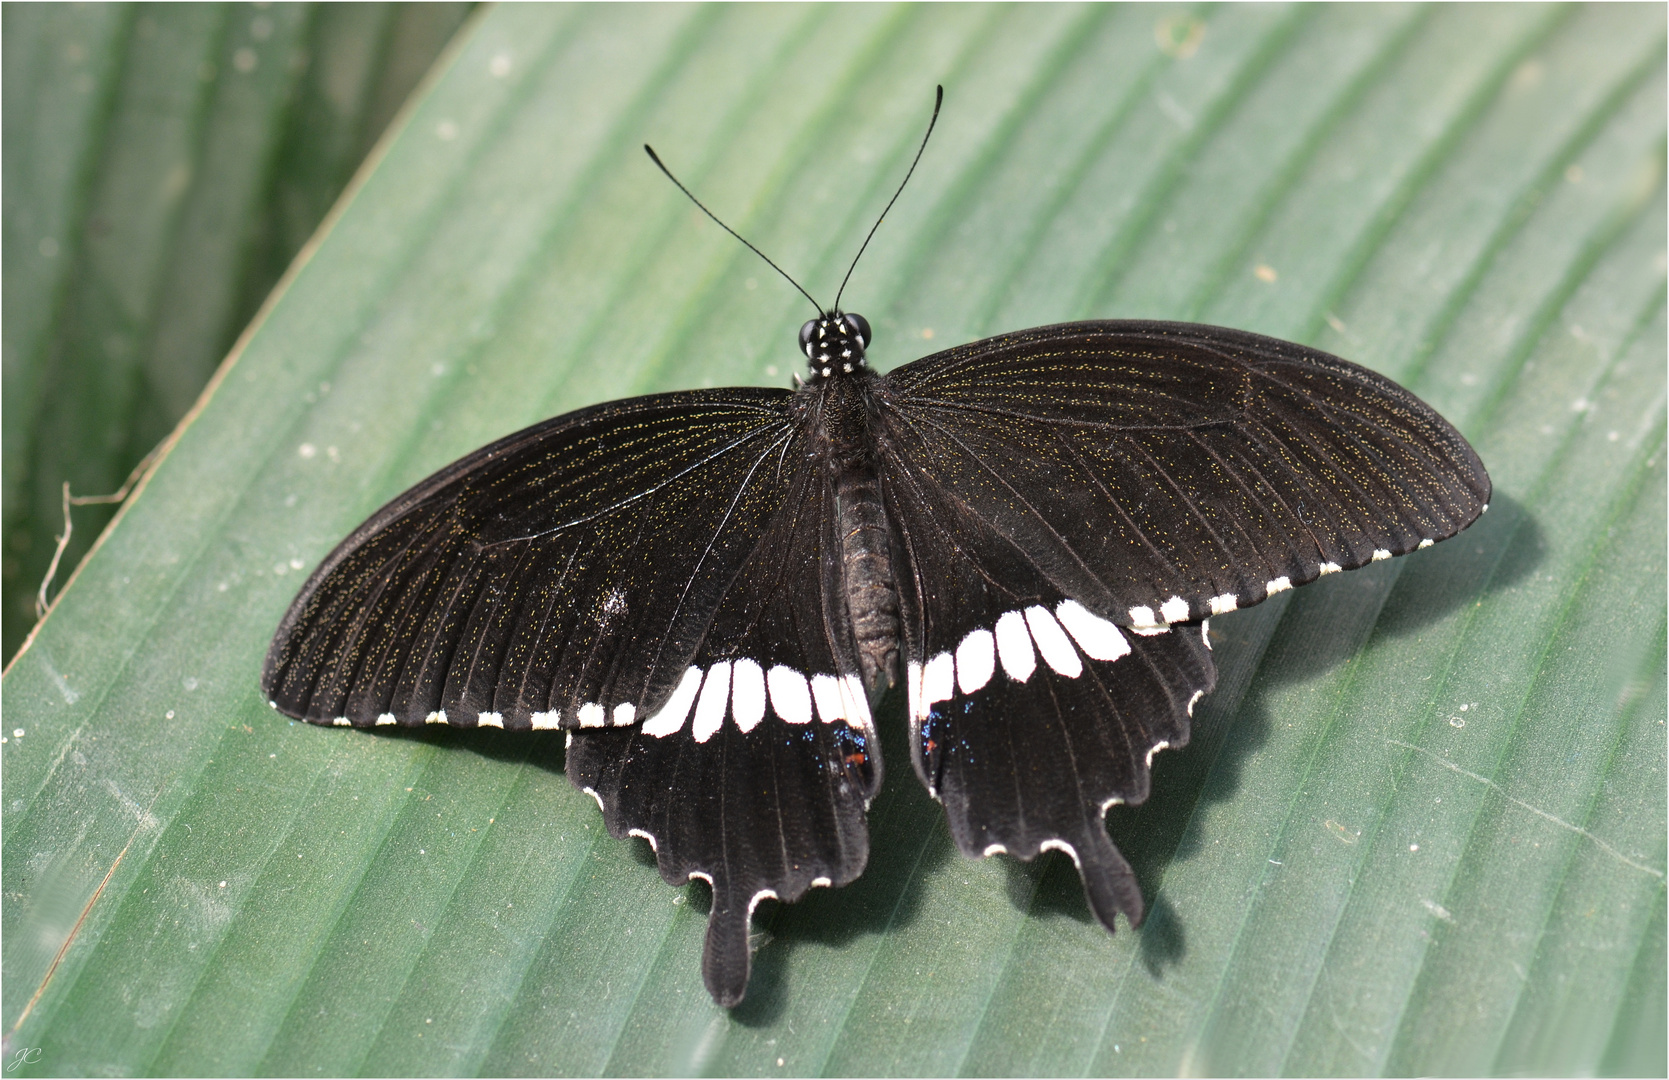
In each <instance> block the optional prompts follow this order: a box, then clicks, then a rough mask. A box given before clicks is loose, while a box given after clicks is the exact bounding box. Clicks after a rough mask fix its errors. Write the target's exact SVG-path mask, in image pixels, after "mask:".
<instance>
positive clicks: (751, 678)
mask: <svg viewBox="0 0 1669 1080" xmlns="http://www.w3.org/2000/svg"><path fill="white" fill-rule="evenodd" d="M730 715H731V716H733V717H735V718H736V726H737V727H739V728H741V729H742V730H743V731H752V730H753V729H754V728H755V727H757V726H758V725H759V721H761V720H763V719H764V718H765V670H764V669H763V668H761V667H760V666H759V665H758V664H757V663H755V662H754V661H752V660H747V659H742V660H738V661H736V667H735V668H734V669H733V670H732V671H731V673H730Z"/></svg>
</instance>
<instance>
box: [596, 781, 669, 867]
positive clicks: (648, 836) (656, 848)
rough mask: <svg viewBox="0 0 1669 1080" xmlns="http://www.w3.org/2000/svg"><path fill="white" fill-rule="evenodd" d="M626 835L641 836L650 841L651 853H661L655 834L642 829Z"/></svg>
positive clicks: (630, 830)
mask: <svg viewBox="0 0 1669 1080" xmlns="http://www.w3.org/2000/svg"><path fill="white" fill-rule="evenodd" d="M587 790H589V789H587ZM626 835H627V836H641V837H642V838H643V839H645V840H647V841H649V850H650V851H654V852H659V851H660V850H661V845H660V844H659V843H657V842H656V840H655V834H654V833H651V832H645V831H644V830H642V829H627V830H626Z"/></svg>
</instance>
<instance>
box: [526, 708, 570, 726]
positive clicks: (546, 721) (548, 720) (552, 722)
mask: <svg viewBox="0 0 1669 1080" xmlns="http://www.w3.org/2000/svg"><path fill="white" fill-rule="evenodd" d="M561 720H562V713H561V711H560V710H558V709H552V710H551V711H550V712H536V713H534V714H533V716H532V717H531V718H530V719H529V721H528V722H529V723H530V724H532V725H533V730H534V731H551V730H554V729H556V728H559V727H561V726H562V724H561Z"/></svg>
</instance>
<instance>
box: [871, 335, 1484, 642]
mask: <svg viewBox="0 0 1669 1080" xmlns="http://www.w3.org/2000/svg"><path fill="white" fill-rule="evenodd" d="M880 399H881V410H880V411H881V430H880V439H881V441H882V444H883V445H884V446H885V447H886V448H887V449H888V452H889V453H890V454H891V455H892V456H893V458H894V459H895V460H897V461H899V462H900V463H901V464H902V465H904V466H905V467H908V468H911V469H914V470H915V471H916V472H917V473H919V474H920V475H922V476H924V477H930V478H932V480H933V481H934V482H937V483H939V484H941V485H943V487H944V488H945V490H946V492H947V494H948V496H949V497H951V498H953V499H954V500H956V501H958V502H960V503H962V504H964V505H966V506H967V507H968V509H969V512H970V513H972V514H973V515H975V516H976V517H978V518H979V519H980V520H981V521H983V522H985V523H986V525H987V526H989V528H990V529H991V531H992V532H993V533H994V534H995V535H999V536H1001V537H1003V538H1005V539H1006V540H1007V541H1008V542H1010V543H1011V544H1013V545H1015V546H1016V547H1018V548H1019V549H1021V550H1024V551H1026V552H1028V553H1031V555H1032V558H1033V561H1034V562H1035V564H1036V565H1037V567H1038V568H1039V570H1040V571H1041V572H1042V573H1044V574H1045V575H1046V576H1047V577H1048V578H1049V579H1050V580H1051V581H1052V582H1054V583H1055V585H1056V586H1057V587H1058V588H1059V589H1060V590H1061V591H1062V592H1063V593H1065V594H1066V595H1068V596H1073V597H1076V598H1078V599H1080V600H1081V601H1082V602H1084V603H1086V604H1088V605H1089V606H1090V607H1092V608H1094V609H1095V610H1097V611H1098V612H1099V613H1101V614H1103V615H1105V616H1107V617H1109V618H1112V619H1114V620H1115V621H1117V622H1119V623H1121V624H1123V625H1128V626H1137V627H1141V626H1155V625H1163V624H1166V623H1172V622H1185V621H1188V620H1190V619H1199V618H1203V617H1206V616H1209V615H1211V614H1215V613H1221V612H1223V611H1227V610H1233V609H1235V608H1237V607H1245V606H1247V605H1248V604H1253V603H1257V602H1258V601H1260V600H1263V599H1264V598H1266V597H1267V596H1269V595H1271V594H1272V593H1275V592H1279V591H1281V590H1282V589H1284V588H1288V587H1291V586H1293V585H1298V584H1302V583H1304V582H1307V581H1311V580H1313V579H1315V578H1316V577H1318V576H1320V575H1321V574H1323V573H1328V572H1331V571H1333V570H1337V569H1350V568H1352V567H1356V566H1361V565H1363V564H1365V563H1367V562H1369V561H1371V560H1373V559H1375V558H1387V557H1389V556H1391V555H1399V554H1403V553H1405V552H1408V551H1412V550H1414V549H1415V548H1417V547H1420V546H1423V545H1424V544H1426V543H1428V542H1435V541H1437V540H1441V539H1444V538H1446V537H1448V536H1452V535H1453V534H1454V533H1456V532H1458V531H1460V529H1462V528H1464V527H1465V526H1466V525H1467V524H1469V523H1470V522H1471V521H1472V520H1473V519H1474V518H1475V517H1476V516H1477V515H1478V514H1479V513H1480V512H1481V511H1482V509H1483V508H1484V506H1485V504H1486V503H1487V501H1488V497H1489V480H1488V476H1487V475H1486V474H1485V473H1484V470H1483V467H1482V465H1481V464H1480V463H1479V461H1478V459H1477V456H1476V455H1475V454H1474V453H1473V452H1472V449H1471V447H1469V446H1468V445H1467V444H1466V442H1465V440H1464V439H1462V438H1461V437H1460V436H1459V435H1458V434H1457V433H1456V432H1455V431H1454V429H1453V428H1452V427H1450V426H1449V424H1448V423H1447V422H1446V421H1444V420H1443V419H1442V417H1440V416H1438V415H1437V414H1436V413H1435V412H1434V411H1433V410H1432V409H1431V408H1430V407H1429V406H1427V405H1425V404H1424V403H1423V402H1421V401H1420V400H1419V399H1417V398H1415V397H1414V396H1413V395H1412V394H1409V393H1408V392H1407V391H1405V390H1403V389H1402V388H1400V387H1398V386H1396V385H1395V384H1393V383H1391V382H1390V381H1389V380H1386V379H1384V378H1382V377H1381V376H1378V375H1375V374H1374V373H1372V372H1369V371H1367V370H1366V369H1364V368H1360V367H1357V366H1356V365H1353V364H1349V363H1346V362H1345V361H1342V360H1339V359H1337V358H1335V357H1331V356H1327V355H1326V354H1323V353H1318V352H1315V351H1314V350H1310V349H1305V348H1303V347H1302V346H1298V345H1292V344H1290V343H1286V342H1278V341H1275V340H1273V339H1270V338H1264V337H1260V336H1258V335H1255V334H1247V333H1243V332H1239V331H1230V330H1222V329H1218V328H1214V327H1199V326H1192V325H1186V324H1174V323H1117V322H1114V323H1072V324H1066V325H1062V326H1053V327H1042V328H1039V329H1036V330H1028V331H1024V332H1022V333H1019V334H1013V335H1008V336H1005V337H999V338H991V339H989V340H986V341H982V342H976V343H974V344H971V345H967V346H962V347H960V348H957V349H952V350H949V351H947V352H944V353H939V354H937V355H935V356H931V357H927V358H925V359H922V360H919V361H916V362H915V363H913V364H909V365H906V366H905V367H903V368H900V369H899V370H898V371H896V372H893V373H892V374H891V375H889V376H888V377H887V378H886V380H885V382H884V388H883V390H882V392H881V395H880Z"/></svg>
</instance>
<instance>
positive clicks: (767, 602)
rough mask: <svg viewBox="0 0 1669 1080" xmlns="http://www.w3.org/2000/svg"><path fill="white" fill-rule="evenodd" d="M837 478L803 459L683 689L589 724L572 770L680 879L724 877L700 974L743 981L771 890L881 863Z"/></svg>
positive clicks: (731, 995) (875, 754) (873, 749)
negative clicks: (752, 924)
mask: <svg viewBox="0 0 1669 1080" xmlns="http://www.w3.org/2000/svg"><path fill="white" fill-rule="evenodd" d="M830 499H831V496H830V494H829V491H828V485H827V481H826V476H825V473H824V471H823V470H821V469H817V468H801V469H799V470H798V472H797V473H796V475H795V478H794V483H793V486H792V487H791V489H790V497H789V498H788V499H786V500H785V501H784V503H783V506H782V508H781V510H780V511H779V512H778V514H777V515H776V516H775V517H774V518H773V520H772V521H771V523H770V525H769V526H768V527H767V529H766V530H765V532H764V534H763V536H762V537H761V540H760V543H759V544H757V545H756V546H755V548H754V551H753V553H752V555H751V556H750V557H749V558H748V560H747V561H746V562H745V563H744V564H743V566H742V568H741V570H740V572H739V573H738V574H737V575H736V578H735V580H734V582H733V584H732V587H731V588H730V590H728V591H727V593H726V594H725V597H724V600H723V601H722V602H721V604H720V606H719V609H718V611H717V612H716V614H715V616H714V619H713V622H712V625H711V627H710V629H709V631H708V634H707V636H706V639H705V640H704V641H703V643H702V646H701V648H700V649H699V650H698V651H697V653H696V656H695V658H694V662H693V663H692V665H691V667H690V668H689V669H688V671H687V672H686V676H685V678H686V680H687V682H686V683H685V684H684V688H683V689H682V690H681V691H679V692H675V693H674V694H673V696H672V698H671V700H670V701H669V702H668V704H667V705H666V707H665V708H664V709H662V710H661V712H660V713H658V714H657V715H655V716H652V717H649V718H647V719H646V720H644V721H643V722H642V723H641V724H640V725H639V726H638V727H637V728H635V729H632V730H625V731H622V730H607V731H587V730H582V731H577V732H575V733H574V736H573V741H572V742H571V744H570V746H569V751H568V775H569V777H570V779H572V780H573V782H574V783H575V784H576V785H578V786H580V787H582V788H585V789H586V790H588V791H590V792H591V793H593V794H594V795H595V796H596V797H597V801H598V802H599V803H600V804H601V805H602V807H603V813H604V818H605V821H606V822H607V824H608V827H609V830H610V832H611V833H613V834H614V835H615V836H626V835H637V836H642V837H644V838H645V839H647V840H648V841H649V842H650V843H651V844H652V845H654V848H655V854H656V860H657V863H658V865H659V867H660V870H661V874H662V876H663V877H664V878H665V879H666V881H668V882H669V883H671V884H675V885H676V884H682V883H684V882H686V881H688V880H689V879H690V878H691V877H701V878H704V879H705V880H707V881H708V882H709V884H711V885H712V889H713V907H712V912H711V914H710V915H709V917H708V929H707V942H706V947H705V950H704V956H703V961H702V973H703V976H704V978H705V981H706V983H707V988H708V990H709V991H710V992H711V993H712V995H713V997H714V999H715V1000H717V1001H718V1002H719V1003H720V1004H723V1005H734V1004H735V1003H736V1002H738V1001H740V1000H741V998H742V994H743V992H744V991H745V990H746V987H747V981H748V971H749V965H750V956H749V948H748V923H749V917H750V915H751V914H752V912H753V909H754V907H755V906H756V905H757V904H758V902H759V901H760V900H761V899H763V898H765V897H773V898H777V899H781V900H787V901H791V900H796V899H799V898H800V897H801V896H802V895H804V893H805V892H806V890H807V889H809V888H811V887H813V886H814V885H844V884H846V883H847V882H849V881H851V880H853V879H854V878H856V877H857V876H858V875H859V874H860V873H861V872H862V871H863V868H864V864H865V862H866V861H867V859H868V853H869V838H868V830H867V826H866V825H865V822H864V808H865V807H866V806H867V804H868V801H869V798H870V797H871V796H872V795H873V794H874V792H875V790H876V788H877V787H879V785H880V780H881V759H880V747H879V742H878V740H877V739H876V738H875V737H874V729H873V724H872V722H871V720H870V715H869V708H868V702H867V701H866V700H865V697H864V694H863V691H862V688H861V686H860V685H859V681H858V679H857V677H856V675H855V674H854V673H853V668H852V665H851V664H850V662H849V661H847V660H843V659H840V658H839V657H840V656H842V655H843V654H845V653H847V652H849V650H848V649H847V648H846V647H845V646H844V643H843V640H844V639H845V638H848V637H849V635H850V628H849V626H848V625H847V619H846V609H845V604H844V601H843V600H842V599H841V598H840V596H839V595H838V593H837V592H835V591H834V589H835V587H836V586H837V584H838V578H830V577H829V575H828V573H827V570H828V568H829V567H831V566H838V565H839V559H838V554H837V551H836V544H837V540H836V538H835V536H834V535H833V533H832V531H831V522H832V520H833V515H832V514H831V513H830V512H829V502H830Z"/></svg>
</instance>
